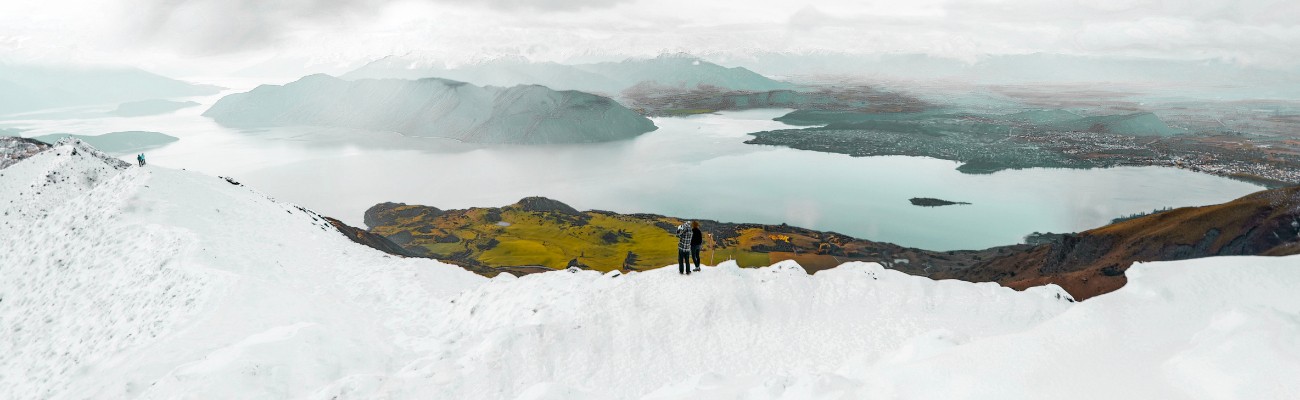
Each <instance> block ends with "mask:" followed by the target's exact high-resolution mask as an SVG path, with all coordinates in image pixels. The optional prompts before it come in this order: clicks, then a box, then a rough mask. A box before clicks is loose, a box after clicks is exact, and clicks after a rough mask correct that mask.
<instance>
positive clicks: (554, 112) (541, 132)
mask: <svg viewBox="0 0 1300 400" xmlns="http://www.w3.org/2000/svg"><path fill="white" fill-rule="evenodd" d="M203 115H204V116H207V117H211V118H212V119H214V120H216V121H217V122H218V123H221V124H225V125H230V126H237V127H267V126H294V125H307V126H330V127H345V128H356V129H367V130H376V131H392V132H398V133H402V134H405V135H408V136H416V137H441V138H450V139H456V140H460V141H464V142H471V143H516V144H544V143H588V142H605V141H613V140H621V139H628V138H632V137H636V136H637V135H640V134H642V133H646V132H649V131H653V130H654V129H655V126H654V123H653V122H651V121H650V120H649V119H648V118H646V117H643V116H641V115H640V114H637V113H636V112H634V111H632V110H629V109H627V108H625V107H623V106H621V105H619V104H618V103H617V102H615V101H613V100H610V99H608V98H605V97H600V96H596V95H593V94H588V93H583V92H577V91H554V90H550V89H547V88H545V87H542V86H536V85H531V86H515V87H510V88H501V87H495V86H488V87H479V86H474V85H471V84H467V83H464V82H456V81H449V80H445V79H437V78H427V79H420V80H414V81H410V80H400V79H379V80H375V79H363V80H358V81H352V82H349V81H345V80H342V79H338V78H334V77H331V76H329V75H323V74H318V75H311V76H307V77H303V78H302V79H299V80H298V81H296V82H292V83H289V84H286V85H283V86H278V85H262V86H259V87H257V88H256V89H253V90H252V91H250V92H247V93H237V94H232V95H228V96H225V97H222V98H221V100H218V101H217V103H216V104H214V105H212V107H211V108H209V109H208V110H207V111H205V112H204V113H203Z"/></svg>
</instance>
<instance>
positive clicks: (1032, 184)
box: [0, 96, 1261, 250]
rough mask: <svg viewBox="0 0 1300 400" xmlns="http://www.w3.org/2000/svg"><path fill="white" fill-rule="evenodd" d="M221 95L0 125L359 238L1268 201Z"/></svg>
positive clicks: (1170, 178) (971, 217)
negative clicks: (513, 228)
mask: <svg viewBox="0 0 1300 400" xmlns="http://www.w3.org/2000/svg"><path fill="white" fill-rule="evenodd" d="M217 98H218V97H216V96H211V97H204V98H197V99H195V100H196V101H199V102H200V103H203V104H204V106H201V107H193V108H189V109H183V110H180V111H178V112H177V113H175V114H170V115H161V116H150V117H135V118H121V117H98V118H81V119H41V117H40V116H39V115H27V116H20V117H10V118H9V119H7V120H0V128H10V129H13V128H18V129H25V131H23V132H22V136H28V137H30V136H40V135H45V134H52V133H69V134H80V135H97V134H102V133H107V132H115V131H127V130H143V131H156V132H162V133H165V134H168V135H171V136H175V137H178V138H180V141H179V142H175V143H172V144H168V145H166V146H164V147H161V148H158V149H154V150H150V151H148V152H147V157H148V160H149V162H151V163H153V164H156V165H161V166H165V167H170V168H186V169H190V170H197V171H200V172H203V173H207V174H210V175H214V176H215V175H221V176H230V177H233V178H234V179H235V180H237V181H240V182H242V183H244V184H246V185H248V186H250V187H252V188H254V189H257V190H260V191H262V192H264V193H266V194H268V195H270V196H272V197H275V198H277V199H280V200H285V201H290V202H294V203H298V204H300V205H303V206H305V207H309V208H312V209H314V210H316V211H318V212H321V213H322V214H325V215H328V216H332V217H335V218H338V219H340V220H343V221H344V222H346V223H348V224H352V225H357V226H363V224H362V216H363V212H364V211H365V210H366V209H367V208H369V207H370V206H373V205H374V204H376V203H379V202H385V201H392V202H402V203H408V204H423V205H430V206H435V207H439V208H443V209H451V208H468V207H497V206H504V205H508V204H512V203H514V202H515V201H517V200H519V199H520V198H523V197H526V196H546V197H550V198H553V199H557V200H560V201H563V202H565V203H568V204H570V205H572V206H574V207H576V208H578V209H583V210H586V209H601V210H609V211H616V212H621V213H656V214H664V215H670V216H678V217H687V218H705V219H713V220H720V221H727V222H753V223H770V224H778V223H789V224H792V225H797V226H801V227H806V228H812V229H818V230H829V231H836V232H839V233H843V234H848V235H851V236H855V237H860V238H864V239H870V240H878V241H886V242H893V243H897V244H900V245H904V246H909V247H918V248H924V249H933V250H955V249H976V248H986V247H991V246H998V245H1007V244H1014V243H1018V242H1020V240H1021V238H1022V237H1023V236H1024V235H1026V234H1028V233H1030V232H1035V231H1038V232H1049V231H1050V232H1074V231H1080V230H1086V229H1090V228H1094V227H1098V226H1101V225H1104V224H1106V223H1107V222H1109V221H1110V219H1111V218H1115V217H1117V216H1121V215H1126V214H1130V213H1135V212H1143V211H1150V210H1152V209H1155V208H1160V207H1171V206H1172V207H1179V206H1193V205H1206V204H1214V203H1220V202H1224V201H1229V200H1232V199H1235V198H1237V197H1240V196H1242V195H1244V194H1247V193H1251V192H1254V191H1258V190H1260V189H1261V188H1260V187H1258V186H1255V185H1252V184H1247V183H1242V182H1237V181H1233V180H1229V179H1225V178H1220V177H1215V176H1210V175H1206V174H1198V173H1193V172H1189V171H1184V170H1178V169H1171V168H1158V167H1124V168H1111V169H1094V170H1069V169H1044V168H1035V169H1028V170H1015V171H1001V172H998V173H994V174H989V175H968V174H962V173H959V172H957V171H956V167H957V166H958V165H960V164H958V163H956V162H952V161H946V160H938V159H931V158H922V157H902V156H891V157H865V158H855V157H849V156H846V155H841V154H828V153H819V152H812V151H803V150H794V149H789V148H783V147H772V146H757V145H748V144H744V143H743V142H744V141H745V140H746V139H748V138H749V137H750V136H748V135H747V134H748V133H750V132H757V131H763V130H771V129H781V128H785V127H788V126H787V125H785V124H782V123H780V122H776V121H772V120H771V119H772V118H774V117H778V116H780V115H783V114H784V113H786V112H788V111H789V110H750V111H742V112H722V113H718V114H706V115H696V116H690V117H675V118H657V119H655V120H654V122H655V124H656V125H657V126H659V129H658V130H656V131H654V132H651V133H648V134H645V135H642V136H640V137H638V138H637V139H634V140H630V141H620V142H610V143H599V144H582V145H546V146H483V145H469V144H463V143H457V142H453V141H448V140H440V139H416V138H406V137H402V136H401V135H398V134H395V133H389V132H368V131H356V130H347V129H331V128H312V127H300V128H273V129H260V130H246V131H241V130H235V129H230V128H226V127H222V126H220V125H218V124H216V123H213V122H212V121H211V120H210V119H208V118H205V117H202V116H200V115H199V114H201V113H202V112H203V110H206V108H207V106H208V105H210V104H211V103H212V102H214V101H215V100H216V99H217ZM73 111H76V112H82V113H91V114H93V113H94V112H95V111H96V110H95V109H94V108H93V107H92V108H87V109H80V110H73ZM120 156H122V157H123V158H124V159H130V158H132V157H133V156H134V154H122V155H120ZM912 197H934V198H940V199H944V200H951V201H962V202H969V203H972V204H970V205H958V206H948V207H937V208H924V207H917V206H913V205H911V204H910V203H909V202H908V199H909V198H912Z"/></svg>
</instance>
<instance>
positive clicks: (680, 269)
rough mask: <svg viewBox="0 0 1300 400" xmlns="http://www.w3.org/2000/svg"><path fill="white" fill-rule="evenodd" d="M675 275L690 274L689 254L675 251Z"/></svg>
mask: <svg viewBox="0 0 1300 400" xmlns="http://www.w3.org/2000/svg"><path fill="white" fill-rule="evenodd" d="M677 273H679V274H689V273H691V253H690V252H686V251H682V250H681V249H677Z"/></svg>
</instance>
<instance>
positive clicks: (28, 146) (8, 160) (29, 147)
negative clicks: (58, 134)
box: [0, 136, 50, 169]
mask: <svg viewBox="0 0 1300 400" xmlns="http://www.w3.org/2000/svg"><path fill="white" fill-rule="evenodd" d="M49 149H50V145H49V144H46V143H45V142H41V141H39V140H32V139H25V138H20V137H12V136H0V169H5V168H9V166H10V165H14V164H17V163H18V162H19V161H22V160H26V159H27V158H28V157H31V156H34V155H36V154H37V153H40V152H42V151H45V150H49Z"/></svg>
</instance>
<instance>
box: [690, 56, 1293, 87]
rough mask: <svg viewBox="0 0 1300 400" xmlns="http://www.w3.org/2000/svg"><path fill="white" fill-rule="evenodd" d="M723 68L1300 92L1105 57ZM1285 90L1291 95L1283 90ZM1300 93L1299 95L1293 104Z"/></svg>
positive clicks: (748, 63) (1237, 67) (836, 60)
mask: <svg viewBox="0 0 1300 400" xmlns="http://www.w3.org/2000/svg"><path fill="white" fill-rule="evenodd" d="M702 57H703V58H706V59H709V60H711V61H713V62H715V63H718V64H721V65H728V66H743V67H745V68H748V69H749V70H752V71H755V72H758V73H760V74H764V75H768V76H803V77H814V76H823V77H833V76H840V77H845V78H850V77H854V78H873V79H876V80H916V81H929V82H940V83H942V82H965V83H977V84H989V85H1023V84H1065V83H1094V84H1121V85H1123V84H1157V85H1160V84H1185V85H1194V86H1220V85H1222V86H1227V87H1241V86H1255V87H1259V88H1262V89H1266V90H1272V89H1274V88H1276V89H1279V90H1277V92H1278V94H1283V93H1282V92H1281V91H1285V90H1292V89H1293V88H1294V87H1295V84H1296V83H1297V82H1300V69H1296V68H1290V69H1274V68H1265V67H1260V66H1252V65H1244V64H1241V63H1236V62H1231V61H1223V60H1216V59H1206V60H1167V59H1153V58H1140V57H1099V56H1080V55H1066V54H1048V53H1033V54H1003V55H986V56H981V57H977V58H975V59H971V60H959V59H953V58H943V57H934V56H929V55H924V54H869V55H864V54H847V53H830V52H827V53H776V52H765V53H751V54H745V55H743V56H739V57H737V56H730V55H723V54H716V55H707V54H706V55H702ZM1276 84H1285V85H1287V88H1277V87H1276ZM1295 95H1296V94H1295V93H1292V94H1291V95H1290V97H1294V96H1295Z"/></svg>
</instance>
